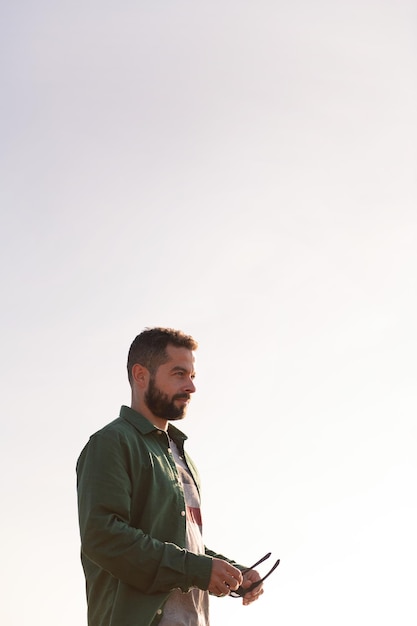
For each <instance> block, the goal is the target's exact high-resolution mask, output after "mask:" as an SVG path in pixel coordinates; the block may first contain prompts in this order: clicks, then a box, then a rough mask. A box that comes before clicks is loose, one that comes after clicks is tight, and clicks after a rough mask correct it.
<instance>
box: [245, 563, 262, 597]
mask: <svg viewBox="0 0 417 626" xmlns="http://www.w3.org/2000/svg"><path fill="white" fill-rule="evenodd" d="M257 580H261V577H260V576H259V574H258V572H257V571H256V570H254V569H250V570H248V571H247V572H245V573H244V574H243V583H242V587H243V589H247V588H248V587H250V586H251V585H252V584H253V583H254V582H256V581H257ZM263 592H264V590H263V584H262V583H260V584H259V585H257V586H256V587H255V589H252V591H248V593H245V595H244V596H243V598H242V604H243V606H248V605H249V604H251V603H252V602H255V600H257V599H258V598H259V597H260V596H261V595H262V594H263Z"/></svg>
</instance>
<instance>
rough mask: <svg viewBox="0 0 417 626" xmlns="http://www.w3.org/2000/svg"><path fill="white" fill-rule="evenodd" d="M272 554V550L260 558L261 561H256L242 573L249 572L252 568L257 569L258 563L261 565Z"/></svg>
mask: <svg viewBox="0 0 417 626" xmlns="http://www.w3.org/2000/svg"><path fill="white" fill-rule="evenodd" d="M270 556H271V552H268V554H265V556H263V557H262V558H261V559H259V561H256V563H254V564H253V565H252V567H247V568H246V569H244V570H242V573H243V574H244V573H245V572H249V571H250V570H251V569H255V567H257V566H258V565H260V564H261V563H263V562H264V561H266V559H269V557H270ZM278 562H279V561H278ZM275 567H276V565H275V566H274V569H275Z"/></svg>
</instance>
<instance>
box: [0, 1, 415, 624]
mask: <svg viewBox="0 0 417 626" xmlns="http://www.w3.org/2000/svg"><path fill="white" fill-rule="evenodd" d="M416 13H417V10H416V5H415V2H412V1H411V0H395V1H394V0H378V1H376V0H374V1H370V0H362V1H361V2H356V1H353V2H352V1H351V2H337V1H336V2H335V1H330V0H328V1H324V0H318V1H317V2H314V3H312V2H307V1H306V0H304V1H301V0H295V1H293V2H291V3H290V2H282V1H279V0H276V1H275V2H273V1H271V0H269V1H268V0H258V1H257V2H248V1H245V0H239V1H237V0H223V1H222V2H211V3H205V4H204V3H199V2H190V1H187V2H185V1H183V2H182V1H178V0H173V1H172V2H166V1H160V2H159V1H157V0H153V1H152V2H151V1H150V0H145V1H140V0H138V1H137V2H130V1H127V0H119V1H118V2H114V1H113V2H112V1H108V2H98V1H94V0H83V2H80V1H78V0H71V1H69V0H68V1H58V2H50V1H48V0H38V1H37V2H34V0H26V1H24V0H23V1H19V0H17V1H16V2H6V1H5V0H4V1H3V3H2V6H1V7H0V29H1V38H0V41H1V43H0V46H1V54H0V63H1V84H2V87H3V88H2V98H1V105H0V106H1V112H2V114H1V117H0V119H1V122H0V124H1V143H0V167H1V185H0V203H1V224H2V228H1V231H0V232H1V246H0V254H1V256H2V263H1V268H2V271H1V285H2V294H3V299H2V306H1V313H0V315H1V321H2V330H3V333H2V352H3V360H2V379H3V381H4V382H3V392H2V394H1V413H2V424H3V431H2V437H1V455H0V463H1V477H2V485H1V499H2V503H3V515H2V523H1V530H2V532H1V536H2V563H3V566H2V568H1V573H0V582H1V589H2V602H1V606H0V623H1V624H2V625H3V624H4V625H5V626H6V625H7V626H26V625H29V624H30V625H31V626H74V625H75V624H76V625H77V626H86V602H85V595H84V579H83V574H82V570H81V565H80V562H79V535H78V525H77V524H78V522H77V510H76V496H75V462H76V459H77V457H78V454H79V452H80V451H81V448H82V447H83V445H84V444H85V442H86V441H87V440H88V437H89V436H90V434H92V433H93V432H95V431H96V430H98V429H99V428H100V427H101V426H103V425H104V424H106V423H107V422H109V421H111V420H112V419H114V418H115V417H116V416H117V415H118V411H119V408H120V405H121V404H129V403H130V393H129V386H128V382H127V377H126V373H125V363H126V357H127V351H128V348H129V345H130V343H131V341H132V339H133V338H134V336H135V335H136V334H137V333H139V332H140V331H141V330H143V328H145V327H147V326H154V325H167V326H173V327H177V328H181V329H183V330H184V331H185V332H188V333H190V334H192V335H194V336H195V338H196V339H197V340H198V341H199V344H200V347H199V350H198V352H197V355H196V357H197V379H196V383H197V393H196V394H195V396H194V398H193V400H192V403H191V405H190V408H189V412H188V416H187V418H186V419H185V420H184V422H182V423H181V428H182V429H183V430H184V431H185V432H186V433H187V434H188V435H189V441H188V444H189V445H188V450H189V452H190V453H191V454H192V456H193V458H194V460H195V461H196V463H197V465H198V466H199V469H200V473H201V475H202V482H203V520H204V532H205V540H206V544H207V545H208V546H209V547H210V548H212V549H214V550H217V551H219V552H223V553H224V554H226V555H228V556H229V557H231V558H234V559H236V560H237V561H239V562H243V563H247V564H248V565H250V564H251V563H253V562H254V561H256V560H257V559H258V558H260V557H261V556H262V555H263V554H265V553H266V552H269V551H272V554H273V558H281V564H280V566H279V568H278V569H277V570H276V572H275V573H274V574H273V576H272V577H271V578H270V579H269V580H268V581H267V582H266V584H265V594H264V596H263V598H262V599H261V600H260V601H259V602H257V603H255V604H254V605H253V606H251V607H242V606H241V605H240V602H238V601H237V600H232V599H229V598H225V599H216V598H214V599H212V604H211V606H212V626H224V625H225V624H229V623H238V624H239V625H240V626H249V625H252V624H254V623H258V624H270V625H272V626H274V625H275V624H277V625H279V626H305V625H306V624H309V625H310V624H313V625H317V626H334V625H335V624H336V625H337V626H345V625H346V626H347V625H349V626H350V625H351V624H355V625H357V626H365V625H366V626H368V625H369V624H378V626H392V625H393V624H401V626H415V624H416V623H417V608H416V602H415V594H416V584H417V573H416V571H417V570H416V561H417V540H416V533H415V528H416V527H417V501H416V482H417V458H416V443H417V427H416V409H417V400H416V383H415V381H416V374H417V366H416V353H417V332H416V322H415V320H416V318H417V289H416V287H417V281H416V268H417V251H416V250H417V246H416V243H417V212H416V206H417V205H416V200H417V185H416V165H417V149H416V146H417V123H416V109H417V82H416V77H417V51H416V23H417V22H416V17H417V16H416ZM271 560H272V559H271ZM266 569H267V565H266V564H264V565H263V566H261V568H260V571H261V572H262V573H263V572H264V571H266ZM233 620H234V621H233Z"/></svg>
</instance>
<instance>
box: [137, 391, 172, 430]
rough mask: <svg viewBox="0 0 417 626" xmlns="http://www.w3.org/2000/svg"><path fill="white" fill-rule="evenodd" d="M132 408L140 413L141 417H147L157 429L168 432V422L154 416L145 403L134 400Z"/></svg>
mask: <svg viewBox="0 0 417 626" xmlns="http://www.w3.org/2000/svg"><path fill="white" fill-rule="evenodd" d="M130 407H131V408H132V409H133V410H134V411H137V412H138V413H140V414H141V415H143V417H146V419H147V420H148V421H149V422H150V423H151V424H153V425H154V426H156V427H157V428H159V429H160V430H165V431H167V430H168V420H166V419H163V418H162V417H156V415H154V414H153V413H152V412H151V411H150V410H149V409H148V407H147V406H146V404H145V403H144V402H143V401H139V400H134V399H133V398H132V402H131V405H130Z"/></svg>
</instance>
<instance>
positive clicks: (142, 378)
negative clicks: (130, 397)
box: [132, 363, 150, 389]
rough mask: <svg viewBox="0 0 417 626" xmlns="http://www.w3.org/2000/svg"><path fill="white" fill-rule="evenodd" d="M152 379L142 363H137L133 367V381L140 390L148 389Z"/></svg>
mask: <svg viewBox="0 0 417 626" xmlns="http://www.w3.org/2000/svg"><path fill="white" fill-rule="evenodd" d="M149 379H150V374H149V370H148V369H146V367H144V366H143V365H141V364H140V363H135V364H134V365H133V367H132V380H133V381H134V383H135V384H136V385H137V386H138V387H139V388H140V389H147V387H148V382H149Z"/></svg>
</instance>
